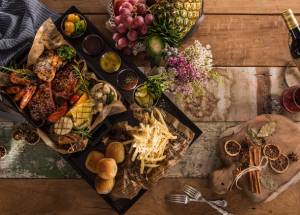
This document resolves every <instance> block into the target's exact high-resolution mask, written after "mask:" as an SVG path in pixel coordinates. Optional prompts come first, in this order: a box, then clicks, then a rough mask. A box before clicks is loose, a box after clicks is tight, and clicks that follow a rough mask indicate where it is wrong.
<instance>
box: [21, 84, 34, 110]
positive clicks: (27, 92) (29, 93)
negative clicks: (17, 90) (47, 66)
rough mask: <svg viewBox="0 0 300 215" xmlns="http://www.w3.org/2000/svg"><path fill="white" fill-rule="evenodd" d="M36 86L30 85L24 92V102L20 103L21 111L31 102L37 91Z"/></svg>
mask: <svg viewBox="0 0 300 215" xmlns="http://www.w3.org/2000/svg"><path fill="white" fill-rule="evenodd" d="M36 88H37V87H36V86H35V85H30V86H27V87H26V88H25V89H24V91H25V93H24V95H23V97H22V100H21V102H20V109H21V110H23V109H24V108H25V107H26V106H27V104H28V102H29V101H30V100H31V98H32V96H33V95H34V93H35V91H36Z"/></svg>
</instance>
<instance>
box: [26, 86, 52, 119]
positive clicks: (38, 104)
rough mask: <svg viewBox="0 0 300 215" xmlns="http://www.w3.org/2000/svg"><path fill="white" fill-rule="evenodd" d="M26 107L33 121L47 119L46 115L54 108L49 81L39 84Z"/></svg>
mask: <svg viewBox="0 0 300 215" xmlns="http://www.w3.org/2000/svg"><path fill="white" fill-rule="evenodd" d="M28 109H29V112H30V115H31V117H32V119H33V120H35V121H43V120H47V118H48V116H49V115H50V114H52V113H53V112H54V111H55V110H56V107H55V103H54V100H53V96H52V90H51V83H45V84H41V85H39V87H38V89H37V91H36V93H35V94H34V96H33V97H32V99H31V100H30V102H29V104H28Z"/></svg>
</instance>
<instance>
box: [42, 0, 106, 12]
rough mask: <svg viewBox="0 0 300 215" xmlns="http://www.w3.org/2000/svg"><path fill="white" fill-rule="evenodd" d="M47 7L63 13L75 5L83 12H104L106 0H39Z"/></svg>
mask: <svg viewBox="0 0 300 215" xmlns="http://www.w3.org/2000/svg"><path fill="white" fill-rule="evenodd" d="M41 2H43V3H44V4H45V5H46V6H47V7H48V8H49V9H51V10H53V11H55V12H58V13H63V12H64V11H65V10H67V9H68V8H69V7H70V6H72V5H74V6H76V7H77V8H78V9H79V10H80V11H82V12H83V13H99V14H100V13H101V14H104V13H106V5H107V2H108V0H88V1H82V0H41Z"/></svg>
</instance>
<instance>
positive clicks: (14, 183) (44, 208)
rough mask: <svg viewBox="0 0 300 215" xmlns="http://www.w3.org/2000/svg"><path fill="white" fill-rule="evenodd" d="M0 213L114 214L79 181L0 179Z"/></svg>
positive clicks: (91, 190)
mask: <svg viewBox="0 0 300 215" xmlns="http://www.w3.org/2000/svg"><path fill="white" fill-rule="evenodd" d="M0 189H1V192H0V201H1V204H0V208H1V209H0V210H1V214H86V215H87V214H89V215H90V214H108V215H112V214H116V213H115V212H114V211H113V209H111V207H110V206H109V205H108V204H107V203H106V202H105V201H104V200H103V199H102V198H101V197H100V196H98V195H97V194H96V192H95V191H94V190H93V189H91V188H90V186H89V185H88V184H87V183H86V182H84V181H83V180H37V179H35V180H34V179H33V180H25V179H22V180H13V179H6V180H4V179H2V180H0Z"/></svg>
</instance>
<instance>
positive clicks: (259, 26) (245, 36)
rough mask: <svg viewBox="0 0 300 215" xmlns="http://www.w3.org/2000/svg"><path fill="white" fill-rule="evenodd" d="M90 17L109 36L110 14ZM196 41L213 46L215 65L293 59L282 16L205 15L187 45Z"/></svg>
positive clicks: (279, 62)
mask: <svg viewBox="0 0 300 215" xmlns="http://www.w3.org/2000/svg"><path fill="white" fill-rule="evenodd" d="M88 18H89V19H90V20H91V21H92V22H93V23H94V24H95V25H96V26H97V27H98V28H99V29H100V30H101V31H104V32H105V34H106V35H107V36H108V37H110V35H111V34H110V33H109V32H108V31H107V30H106V29H105V21H106V20H107V18H108V16H107V15H89V16H88ZM196 39H197V40H199V41H200V42H201V43H203V44H210V45H211V47H212V51H213V56H214V64H215V65H216V66H221V67H226V66H243V67H244V66H251V67H255V66H260V67H262V66H265V67H268V66H285V65H286V63H288V62H289V61H290V60H291V57H290V53H289V48H288V31H287V29H286V26H285V24H284V22H283V20H282V18H281V17H280V16H279V15H276V16H273V15H260V16H259V15H257V16H252V15H206V17H205V19H204V21H203V23H201V24H200V26H199V28H198V29H197V30H196V31H195V32H194V33H193V34H192V35H191V37H190V38H189V39H188V40H187V42H186V43H185V44H184V46H187V45H189V44H191V43H192V42H193V41H194V40H196ZM132 59H134V60H135V62H136V63H137V64H138V66H147V65H149V63H148V62H147V61H146V60H145V56H143V55H139V56H137V57H132Z"/></svg>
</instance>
